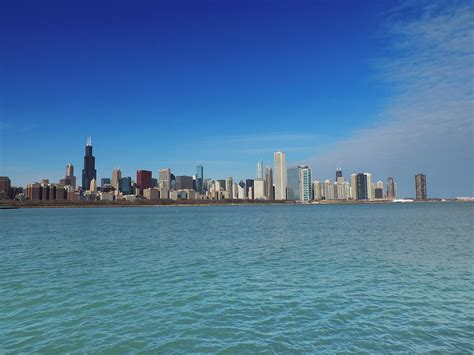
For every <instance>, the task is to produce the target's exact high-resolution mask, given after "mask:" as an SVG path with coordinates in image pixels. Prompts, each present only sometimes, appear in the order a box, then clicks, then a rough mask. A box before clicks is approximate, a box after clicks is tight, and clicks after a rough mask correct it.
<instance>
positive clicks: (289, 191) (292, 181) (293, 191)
mask: <svg viewBox="0 0 474 355" xmlns="http://www.w3.org/2000/svg"><path fill="white" fill-rule="evenodd" d="M286 172H287V175H286V176H287V186H286V198H287V200H290V201H298V200H299V199H300V171H299V168H298V167H295V168H289V169H287V171H286Z"/></svg>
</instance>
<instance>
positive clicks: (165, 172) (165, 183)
mask: <svg viewBox="0 0 474 355" xmlns="http://www.w3.org/2000/svg"><path fill="white" fill-rule="evenodd" d="M159 187H160V196H161V198H168V196H169V192H170V190H171V170H170V169H169V168H168V169H160V176H159Z"/></svg>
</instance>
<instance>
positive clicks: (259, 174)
mask: <svg viewBox="0 0 474 355" xmlns="http://www.w3.org/2000/svg"><path fill="white" fill-rule="evenodd" d="M257 178H258V179H263V161H261V160H259V161H258V163H257Z"/></svg>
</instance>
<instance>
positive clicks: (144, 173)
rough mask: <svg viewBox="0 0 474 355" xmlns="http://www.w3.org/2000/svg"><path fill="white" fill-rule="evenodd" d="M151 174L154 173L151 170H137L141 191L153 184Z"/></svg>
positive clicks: (138, 184)
mask: <svg viewBox="0 0 474 355" xmlns="http://www.w3.org/2000/svg"><path fill="white" fill-rule="evenodd" d="M151 175H152V173H151V171H149V170H137V187H138V188H139V189H140V191H141V193H143V190H145V189H149V188H150V187H152V186H153V184H152V182H151Z"/></svg>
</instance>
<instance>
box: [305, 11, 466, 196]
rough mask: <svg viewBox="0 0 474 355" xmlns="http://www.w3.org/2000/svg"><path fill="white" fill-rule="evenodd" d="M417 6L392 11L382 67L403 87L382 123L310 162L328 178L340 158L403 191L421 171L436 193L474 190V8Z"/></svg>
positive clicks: (384, 76) (348, 169)
mask: <svg viewBox="0 0 474 355" xmlns="http://www.w3.org/2000/svg"><path fill="white" fill-rule="evenodd" d="M413 10H414V9H412V8H410V9H407V8H406V7H405V8H399V9H397V10H396V11H394V12H392V14H391V16H390V18H389V22H390V23H389V25H388V27H387V40H389V41H390V48H389V53H390V55H389V58H387V59H385V60H383V61H381V63H379V70H380V78H381V79H382V80H383V81H384V82H385V83H387V84H388V85H391V86H392V87H393V88H394V89H395V92H396V94H395V95H394V96H393V97H392V99H391V101H390V103H389V104H388V106H387V107H386V108H385V110H384V111H383V112H381V114H380V118H379V120H378V123H377V124H376V125H374V126H373V127H368V128H364V129H361V130H359V131H357V132H355V133H354V135H353V136H352V137H350V138H348V139H346V140H343V141H340V142H338V143H337V145H335V146H333V147H331V149H330V150H329V151H328V152H326V153H325V154H324V155H320V156H317V157H315V158H312V159H309V163H310V164H311V165H312V166H313V168H314V173H313V174H314V175H315V176H316V177H321V178H323V177H327V176H328V175H329V176H332V175H333V171H334V167H335V164H337V163H338V162H341V163H342V164H343V167H344V168H345V173H346V175H347V174H349V173H351V172H358V171H371V172H373V173H374V174H375V176H376V178H383V179H385V178H386V177H388V176H393V177H394V178H396V180H398V187H399V189H400V191H399V192H400V194H401V195H403V196H406V195H413V194H414V175H415V173H417V172H420V171H421V172H424V173H426V174H427V180H428V193H429V195H431V196H433V197H434V196H458V195H472V194H473V180H474V179H473V164H474V161H473V138H474V130H473V118H474V101H473V98H474V95H473V89H474V75H473V74H474V55H473V54H474V29H473V25H472V23H474V8H473V6H472V3H469V4H466V5H461V6H459V5H455V4H454V3H450V5H449V7H443V8H441V7H440V6H433V5H428V6H424V7H422V8H419V9H416V11H413ZM407 12H409V13H410V17H409V18H410V19H409V20H407V19H406V18H407V16H406V13H407ZM414 13H416V14H417V16H416V17H415V16H413V14H414Z"/></svg>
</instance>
